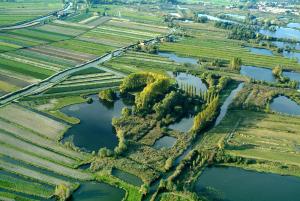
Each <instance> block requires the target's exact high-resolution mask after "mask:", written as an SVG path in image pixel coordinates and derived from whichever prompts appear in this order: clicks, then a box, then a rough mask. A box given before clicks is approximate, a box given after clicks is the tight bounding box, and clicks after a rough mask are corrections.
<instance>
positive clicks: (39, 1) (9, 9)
mask: <svg viewBox="0 0 300 201" xmlns="http://www.w3.org/2000/svg"><path fill="white" fill-rule="evenodd" d="M62 8H63V4H62V2H61V1H59V0H47V1H45V0H27V1H22V0H17V1H1V2H0V27H1V26H6V25H12V24H16V23H20V22H24V21H28V20H30V19H34V18H36V17H39V16H42V15H45V14H48V13H50V12H53V11H56V10H59V9H62Z"/></svg>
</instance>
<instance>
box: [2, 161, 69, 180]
mask: <svg viewBox="0 0 300 201" xmlns="http://www.w3.org/2000/svg"><path fill="white" fill-rule="evenodd" d="M0 168H1V169H3V170H6V171H8V172H11V173H14V174H17V175H22V176H24V177H29V178H32V179H34V180H37V181H40V182H42V183H47V184H50V185H53V186H55V185H58V184H68V185H69V186H71V183H70V182H67V181H65V180H62V179H59V178H56V177H52V176H49V175H46V174H42V173H40V172H37V171H34V170H31V169H28V168H25V167H22V166H19V165H15V164H13V163H8V162H4V161H1V160H0Z"/></svg>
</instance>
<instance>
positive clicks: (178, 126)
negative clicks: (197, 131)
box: [168, 116, 194, 133]
mask: <svg viewBox="0 0 300 201" xmlns="http://www.w3.org/2000/svg"><path fill="white" fill-rule="evenodd" d="M193 124H194V117H193V116H191V117H185V118H182V119H181V120H180V121H179V122H176V123H174V124H171V125H169V127H168V128H170V129H173V130H178V131H181V132H184V133H185V132H188V131H189V130H190V129H191V128H192V126H193Z"/></svg>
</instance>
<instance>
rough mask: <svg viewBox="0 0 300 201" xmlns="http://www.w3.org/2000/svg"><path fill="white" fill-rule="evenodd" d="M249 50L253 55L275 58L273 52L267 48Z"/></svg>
mask: <svg viewBox="0 0 300 201" xmlns="http://www.w3.org/2000/svg"><path fill="white" fill-rule="evenodd" d="M249 50H250V51H251V53H254V54H260V55H266V56H273V52H272V51H271V50H268V49H265V48H255V47H250V48H249Z"/></svg>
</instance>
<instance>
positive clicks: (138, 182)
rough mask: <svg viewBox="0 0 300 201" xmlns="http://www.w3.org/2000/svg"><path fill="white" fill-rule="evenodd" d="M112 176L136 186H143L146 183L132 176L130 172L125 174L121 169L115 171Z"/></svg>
mask: <svg viewBox="0 0 300 201" xmlns="http://www.w3.org/2000/svg"><path fill="white" fill-rule="evenodd" d="M112 174H113V175H114V176H116V177H118V178H119V179H121V180H123V181H126V182H127V183H130V184H132V185H135V186H141V185H142V184H143V183H144V182H143V181H142V180H141V179H140V178H138V177H137V176H135V175H133V174H130V173H128V172H124V171H122V170H119V169H113V171H112Z"/></svg>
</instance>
